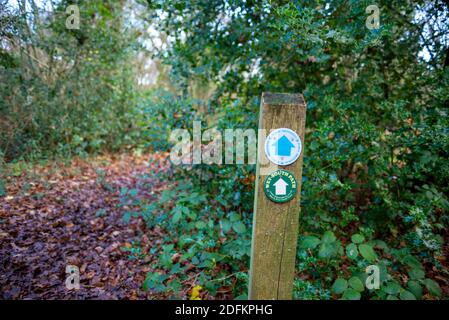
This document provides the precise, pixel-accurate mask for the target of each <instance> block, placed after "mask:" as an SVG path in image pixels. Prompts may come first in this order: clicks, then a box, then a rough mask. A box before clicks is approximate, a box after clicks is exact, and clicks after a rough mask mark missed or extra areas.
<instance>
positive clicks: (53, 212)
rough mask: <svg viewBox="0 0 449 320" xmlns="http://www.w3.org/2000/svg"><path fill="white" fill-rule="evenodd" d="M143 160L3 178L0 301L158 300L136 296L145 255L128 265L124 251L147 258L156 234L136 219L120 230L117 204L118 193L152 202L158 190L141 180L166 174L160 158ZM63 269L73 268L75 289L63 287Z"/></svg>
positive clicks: (108, 159) (147, 264) (106, 159)
mask: <svg viewBox="0 0 449 320" xmlns="http://www.w3.org/2000/svg"><path fill="white" fill-rule="evenodd" d="M148 158H149V157H148V156H146V157H144V156H131V155H119V156H117V155H115V156H102V157H97V158H94V159H88V160H81V159H74V160H72V161H71V163H69V164H66V165H61V164H56V163H54V164H51V165H46V166H39V167H33V168H32V170H29V169H27V170H24V171H23V172H20V171H19V172H12V173H11V174H10V175H9V174H7V175H6V178H5V180H6V181H7V189H6V191H7V192H6V195H5V196H3V197H0V288H1V289H0V299H157V298H158V297H157V296H154V295H152V294H151V293H147V292H144V291H143V290H142V283H143V281H144V279H145V276H146V273H147V272H148V271H150V268H151V256H150V255H148V256H147V257H146V258H144V259H132V258H130V252H129V251H128V250H127V249H129V248H131V247H134V246H135V245H136V243H137V245H138V246H139V247H140V248H141V250H142V251H141V252H143V253H145V252H148V250H149V249H150V248H151V247H152V246H154V245H157V240H156V242H155V241H154V239H157V238H158V235H157V234H154V233H157V230H156V231H154V230H146V228H145V224H144V223H143V222H142V221H141V220H139V219H132V220H131V221H130V223H128V224H125V223H124V222H123V219H122V216H123V213H124V211H125V210H126V209H127V208H126V206H125V207H124V206H123V205H119V204H120V190H121V189H123V188H128V189H137V190H138V192H139V196H143V197H146V198H148V199H149V200H150V201H151V200H154V199H155V195H157V194H158V193H159V192H161V191H162V188H163V187H162V186H161V183H160V182H159V181H158V180H157V179H154V178H148V177H146V178H142V177H143V176H144V175H145V174H148V173H149V171H151V170H153V171H154V170H165V169H166V168H167V163H166V161H165V157H164V156H162V155H153V156H151V158H152V159H153V160H154V161H153V162H152V163H158V165H156V166H155V167H154V168H151V167H149V165H148V164H149V162H148ZM153 173H154V172H153ZM148 176H149V177H151V176H153V175H152V174H150V175H148ZM142 179H147V181H145V184H142ZM148 179H150V180H148ZM151 179H154V181H151ZM143 185H145V186H148V185H151V186H152V187H151V190H148V188H147V187H145V189H139V188H140V187H141V186H143ZM125 205H126V204H125ZM149 239H152V240H151V241H150V240H149ZM67 265H76V266H78V267H79V270H80V284H81V288H80V289H79V290H67V288H66V286H65V279H66V276H67V275H66V272H65V269H66V266H67Z"/></svg>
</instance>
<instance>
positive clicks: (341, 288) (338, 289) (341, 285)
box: [332, 278, 348, 294]
mask: <svg viewBox="0 0 449 320" xmlns="http://www.w3.org/2000/svg"><path fill="white" fill-rule="evenodd" d="M346 289H348V281H346V280H345V279H342V278H338V279H337V280H335V282H334V285H333V286H332V291H333V292H334V293H335V294H341V293H343V292H345V291H346Z"/></svg>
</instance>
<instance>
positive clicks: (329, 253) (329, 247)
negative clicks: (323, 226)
mask: <svg viewBox="0 0 449 320" xmlns="http://www.w3.org/2000/svg"><path fill="white" fill-rule="evenodd" d="M337 251H338V246H337V243H336V242H333V243H322V244H321V245H320V250H318V257H320V258H322V259H327V258H332V257H334V256H335V255H336V254H337Z"/></svg>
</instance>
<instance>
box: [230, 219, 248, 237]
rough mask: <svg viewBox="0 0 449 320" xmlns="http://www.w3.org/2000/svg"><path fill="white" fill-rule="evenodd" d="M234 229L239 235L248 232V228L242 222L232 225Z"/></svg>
mask: <svg viewBox="0 0 449 320" xmlns="http://www.w3.org/2000/svg"><path fill="white" fill-rule="evenodd" d="M232 229H234V231H235V232H237V233H238V234H242V233H245V232H246V226H245V224H244V223H243V222H242V221H237V222H234V223H233V224H232Z"/></svg>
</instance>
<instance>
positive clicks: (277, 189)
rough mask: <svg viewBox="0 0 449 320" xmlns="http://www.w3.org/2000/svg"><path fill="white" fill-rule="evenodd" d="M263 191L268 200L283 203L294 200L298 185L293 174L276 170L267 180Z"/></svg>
mask: <svg viewBox="0 0 449 320" xmlns="http://www.w3.org/2000/svg"><path fill="white" fill-rule="evenodd" d="M263 190H264V192H265V195H266V196H267V197H268V199H270V200H271V201H274V202H277V203H282V202H287V201H290V200H291V199H293V197H294V196H295V194H296V190H298V183H297V181H296V179H295V177H294V176H293V174H292V173H291V172H289V171H287V170H276V171H274V172H272V173H271V174H270V175H268V176H267V177H266V178H265V181H264V183H263Z"/></svg>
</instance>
